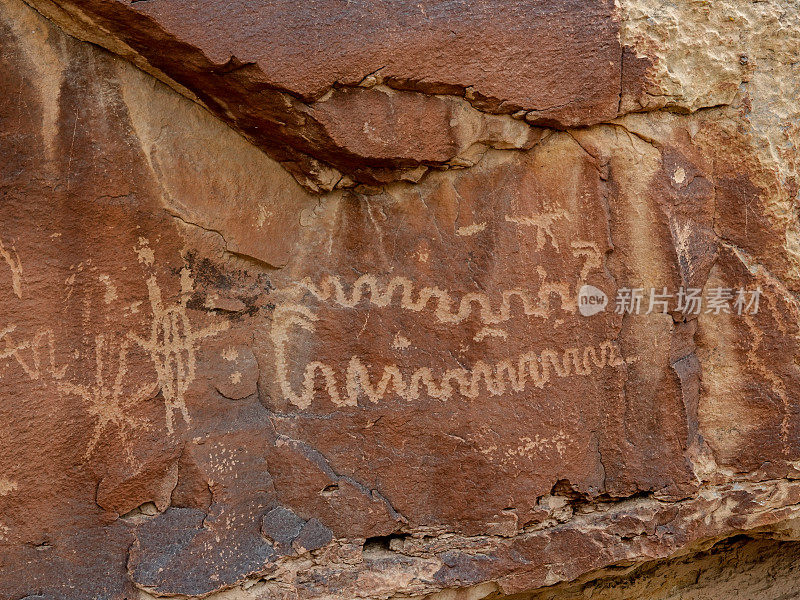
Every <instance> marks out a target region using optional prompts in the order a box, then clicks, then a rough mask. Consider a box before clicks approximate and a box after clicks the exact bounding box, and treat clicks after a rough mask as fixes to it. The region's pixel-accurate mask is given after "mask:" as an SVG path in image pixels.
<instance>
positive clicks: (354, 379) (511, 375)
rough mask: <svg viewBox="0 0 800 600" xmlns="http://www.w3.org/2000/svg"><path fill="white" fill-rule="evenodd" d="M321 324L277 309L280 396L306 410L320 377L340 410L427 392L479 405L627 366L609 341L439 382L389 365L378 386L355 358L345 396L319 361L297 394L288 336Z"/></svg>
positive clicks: (479, 366)
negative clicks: (487, 398) (485, 398)
mask: <svg viewBox="0 0 800 600" xmlns="http://www.w3.org/2000/svg"><path fill="white" fill-rule="evenodd" d="M318 318H319V317H317V315H315V314H314V313H313V312H312V311H311V310H310V309H309V308H308V307H305V306H302V305H299V304H286V305H282V306H279V307H277V308H276V309H275V313H274V321H273V325H272V329H271V337H272V342H273V344H274V349H275V364H276V368H277V379H278V382H279V384H280V387H281V391H282V393H283V395H284V397H285V398H286V399H287V400H288V401H289V402H291V403H292V404H294V405H295V406H297V407H298V408H300V409H301V410H302V409H306V408H308V407H309V406H310V405H311V402H312V400H313V398H314V394H315V390H314V384H315V380H316V378H317V377H318V376H322V378H323V380H324V382H325V390H326V392H327V394H328V396H329V397H330V399H331V401H332V402H333V403H334V404H335V405H337V406H356V405H357V404H358V399H359V398H360V397H361V396H362V395H363V396H365V397H366V398H367V399H368V400H369V401H370V402H373V403H377V402H380V401H381V400H383V399H384V398H385V397H386V396H387V395H389V394H394V395H396V396H397V397H399V398H401V399H403V400H407V401H410V400H416V399H418V398H419V397H420V395H421V393H422V391H423V390H424V392H425V393H427V395H428V396H429V397H431V398H436V399H439V400H449V399H450V398H452V397H453V395H454V394H458V395H460V396H463V397H465V398H468V399H474V398H477V397H478V396H479V395H480V394H481V391H482V390H485V391H486V392H487V393H488V394H489V395H491V396H498V395H501V394H504V393H506V392H507V391H514V392H521V391H524V390H525V389H526V387H527V386H528V385H529V384H532V385H533V386H535V387H537V388H539V389H541V388H543V387H544V386H545V385H547V384H548V383H549V382H550V381H551V380H552V379H553V377H559V378H564V377H571V376H586V375H590V374H591V373H593V372H594V371H595V370H599V369H603V368H604V367H606V366H611V367H617V366H620V365H621V364H622V363H623V359H622V357H621V356H620V355H619V350H618V348H617V346H616V345H615V344H614V343H613V342H611V341H605V342H602V343H601V344H600V345H599V346H597V347H595V346H585V347H583V348H567V349H566V350H563V351H561V352H559V351H555V350H552V349H544V350H540V351H530V352H525V353H523V354H521V355H519V356H517V357H514V358H509V359H504V360H501V361H499V362H498V363H495V364H489V363H486V362H484V361H478V362H477V363H475V365H474V366H473V367H472V368H471V369H465V368H455V369H448V370H446V371H445V372H444V373H443V374H442V375H441V377H439V378H438V379H437V377H436V375H434V373H433V370H432V369H431V368H429V367H420V368H417V369H414V370H413V371H412V372H411V373H410V374H408V375H404V374H403V373H402V371H401V370H400V368H399V367H398V366H397V365H396V364H390V365H386V366H385V367H384V368H383V371H382V373H381V375H380V378H379V379H378V380H377V382H376V383H374V384H373V382H372V381H371V380H370V376H369V372H368V369H367V366H366V365H365V364H364V363H363V361H362V360H361V359H359V358H358V357H356V356H353V357H352V358H351V359H350V362H349V364H348V367H347V372H346V374H345V382H344V383H345V385H344V394H342V392H341V390H340V385H339V381H338V379H337V375H336V372H335V370H334V369H333V367H331V366H330V365H328V364H325V363H323V362H320V361H312V362H309V363H308V364H306V366H305V368H304V369H303V382H302V384H301V388H302V389H301V391H300V392H299V393H298V392H296V391H295V390H294V389H293V388H292V384H291V382H290V381H289V376H288V369H287V361H286V344H287V342H288V341H289V335H290V334H289V330H290V329H291V328H292V327H298V328H300V329H303V330H305V331H308V332H313V331H314V330H315V328H316V327H315V325H314V322H315V321H317V320H318Z"/></svg>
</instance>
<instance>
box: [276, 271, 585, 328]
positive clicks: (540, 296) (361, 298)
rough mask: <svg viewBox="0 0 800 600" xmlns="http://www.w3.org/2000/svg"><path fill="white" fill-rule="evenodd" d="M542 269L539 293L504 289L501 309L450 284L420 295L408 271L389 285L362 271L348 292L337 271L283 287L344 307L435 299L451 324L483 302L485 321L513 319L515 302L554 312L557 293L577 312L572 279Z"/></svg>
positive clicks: (416, 306)
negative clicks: (559, 279)
mask: <svg viewBox="0 0 800 600" xmlns="http://www.w3.org/2000/svg"><path fill="white" fill-rule="evenodd" d="M537 274H538V275H539V279H540V282H539V290H538V292H537V293H536V295H535V296H534V295H532V294H531V293H529V292H528V291H527V290H524V289H521V288H515V289H509V290H503V291H502V292H501V293H500V305H499V307H498V308H497V309H495V308H493V307H492V300H491V298H490V297H489V295H488V294H485V293H482V292H469V293H466V294H464V295H463V296H462V297H461V299H460V300H457V299H454V298H453V297H452V296H451V295H450V292H448V291H447V290H443V289H441V288H438V287H421V288H419V290H418V291H417V292H416V297H415V294H414V283H413V282H412V281H411V280H410V279H408V278H407V277H401V276H395V277H392V278H391V279H390V280H389V281H388V282H387V283H386V285H385V286H382V285H381V283H380V282H379V281H378V278H377V277H376V276H374V275H369V274H367V275H362V276H361V277H359V278H358V279H356V281H355V282H354V283H353V285H352V287H351V288H350V290H349V292H348V291H347V290H346V289H345V284H343V283H342V280H341V279H340V278H339V277H337V276H335V275H325V276H323V277H322V279H321V280H320V283H319V285H317V284H315V283H314V282H313V281H312V280H311V278H309V277H306V278H305V279H303V280H302V281H300V282H299V283H296V284H293V285H291V286H289V287H287V288H284V289H283V290H282V292H284V293H285V294H286V295H288V296H290V297H294V298H297V297H298V296H301V295H302V294H303V293H305V292H309V293H310V294H311V295H312V296H313V297H314V298H315V299H316V300H318V301H319V302H331V303H334V304H337V305H339V306H340V307H342V308H354V307H356V306H357V305H358V304H359V303H361V302H366V303H368V304H371V305H373V306H376V307H378V308H385V307H387V306H389V305H391V304H392V301H393V300H394V299H395V298H396V297H398V296H399V299H400V302H399V304H397V305H396V306H398V307H399V308H401V309H404V310H408V311H411V312H420V311H422V310H423V309H425V308H426V307H428V305H429V304H430V303H431V301H433V304H434V305H435V308H434V310H433V316H434V318H435V319H436V320H437V321H438V322H439V323H448V324H458V323H461V322H463V321H465V320H466V319H467V318H469V317H470V316H471V315H472V314H473V307H477V308H478V312H477V316H478V317H479V318H480V320H481V322H482V323H483V324H484V325H497V324H499V323H504V322H506V321H508V320H509V319H511V317H512V307H513V306H514V305H515V304H517V305H519V306H520V307H521V308H522V310H523V312H524V314H525V315H526V316H528V317H539V318H546V317H548V316H549V315H550V313H551V312H552V309H551V308H550V297H551V296H552V295H553V294H555V295H556V296H558V297H559V298H560V300H561V308H562V310H565V311H567V312H571V313H572V312H575V310H576V303H575V302H576V301H575V294H573V293H572V291H571V290H570V287H569V285H567V284H566V283H552V282H545V281H544V279H545V276H546V275H547V273H546V272H545V271H544V270H543V269H541V268H540V267H539V268H537ZM398 292H399V293H398ZM515 299H516V300H515ZM454 306H455V307H456V308H455V310H454V309H453V307H454Z"/></svg>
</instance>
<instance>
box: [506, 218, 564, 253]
mask: <svg viewBox="0 0 800 600" xmlns="http://www.w3.org/2000/svg"><path fill="white" fill-rule="evenodd" d="M505 219H506V222H508V223H514V224H515V225H519V226H522V227H535V228H536V249H537V250H542V249H544V246H545V244H546V243H547V240H548V238H549V240H550V244H551V245H552V246H553V248H555V249H556V250H558V240H557V239H556V237H555V235H553V230H552V229H551V228H552V226H553V223H554V222H555V221H556V220H557V219H567V220H569V215H568V214H567V213H566V211H563V210H556V211H552V212H544V213H540V214H538V215H531V216H518V215H506V216H505Z"/></svg>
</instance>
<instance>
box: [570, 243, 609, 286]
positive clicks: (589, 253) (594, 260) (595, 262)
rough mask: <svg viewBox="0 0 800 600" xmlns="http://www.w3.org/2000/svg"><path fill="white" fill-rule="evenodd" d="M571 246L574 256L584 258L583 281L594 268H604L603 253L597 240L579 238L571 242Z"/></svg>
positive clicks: (581, 278)
mask: <svg viewBox="0 0 800 600" xmlns="http://www.w3.org/2000/svg"><path fill="white" fill-rule="evenodd" d="M570 246H571V247H572V254H573V255H574V256H583V258H584V263H583V266H582V267H581V276H580V280H581V281H586V278H587V277H588V276H589V273H591V272H592V270H594V269H600V268H602V266H603V253H602V252H601V251H600V248H599V247H598V246H597V242H589V241H586V240H577V241H574V242H570Z"/></svg>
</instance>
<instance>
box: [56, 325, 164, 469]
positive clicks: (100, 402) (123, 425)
mask: <svg viewBox="0 0 800 600" xmlns="http://www.w3.org/2000/svg"><path fill="white" fill-rule="evenodd" d="M128 345H129V343H128V341H127V340H122V341H121V342H120V344H119V347H118V349H117V356H116V373H115V374H114V379H113V383H112V382H110V381H109V379H108V377H107V374H108V375H110V373H111V372H113V366H112V367H111V368H108V367H107V366H106V363H107V361H106V357H107V356H108V357H112V358H113V355H114V352H113V348H110V346H111V345H110V344H106V340H105V336H103V335H98V336H96V337H95V375H94V384H93V385H82V384H76V383H73V382H68V381H63V382H60V383H59V384H58V389H59V391H60V392H62V393H64V394H71V395H74V396H78V397H79V398H81V399H82V400H83V402H84V403H85V405H86V410H87V411H88V413H89V415H90V416H91V417H93V418H94V419H95V420H96V422H95V425H94V431H93V433H92V437H91V439H90V440H89V445H88V447H87V448H86V452H85V454H84V458H89V456H90V455H91V453H92V452H93V451H94V449H95V447H96V446H97V443H98V442H99V441H100V437H101V436H102V435H103V433H104V432H105V431H106V430H108V429H111V428H112V427H115V428H116V430H117V435H118V436H119V437H120V440H121V442H122V445H123V447H124V448H125V449H126V451H127V453H128V455H127V458H128V460H129V461H132V460H133V455H132V451H131V444H130V443H128V442H129V441H130V434H131V433H132V432H133V431H135V430H136V429H139V428H142V427H147V426H148V424H147V422H146V421H145V420H144V419H142V418H140V417H137V416H134V415H133V414H132V413H133V409H135V407H136V406H137V405H139V404H140V403H141V402H142V401H143V400H146V399H147V398H149V397H152V396H153V394H155V392H156V390H157V386H156V384H155V383H153V384H151V385H149V386H144V387H139V388H138V389H137V390H136V391H135V392H133V393H129V394H128V393H125V392H124V390H123V380H124V378H125V375H126V374H127V373H128V362H127V356H128ZM107 346H109V349H108V350H106V347H107Z"/></svg>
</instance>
